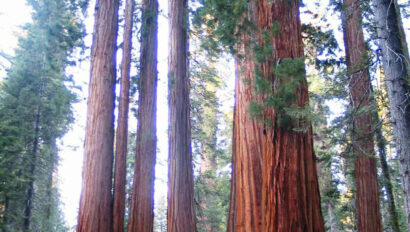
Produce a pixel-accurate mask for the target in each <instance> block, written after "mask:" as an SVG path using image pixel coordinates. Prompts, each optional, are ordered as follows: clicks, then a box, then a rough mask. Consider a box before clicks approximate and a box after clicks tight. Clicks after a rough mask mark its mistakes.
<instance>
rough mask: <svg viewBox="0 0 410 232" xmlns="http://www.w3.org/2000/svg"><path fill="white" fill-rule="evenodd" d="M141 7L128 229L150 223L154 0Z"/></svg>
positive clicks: (146, 231) (147, 227)
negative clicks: (133, 155) (133, 162)
mask: <svg viewBox="0 0 410 232" xmlns="http://www.w3.org/2000/svg"><path fill="white" fill-rule="evenodd" d="M142 7H143V9H142V32H141V54H140V55H141V58H140V61H141V79H140V92H139V94H140V95H139V108H138V128H137V143H136V153H135V166H134V185H133V189H132V198H131V209H130V219H129V223H128V231H129V232H151V231H153V226H154V178H155V160H156V148H157V141H156V122H157V117H156V109H157V43H158V42H157V40H158V39H157V34H158V33H157V32H158V23H157V15H158V2H157V1H156V0H143V5H142Z"/></svg>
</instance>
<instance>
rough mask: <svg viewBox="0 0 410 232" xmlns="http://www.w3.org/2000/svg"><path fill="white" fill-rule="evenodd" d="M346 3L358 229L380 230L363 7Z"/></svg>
mask: <svg viewBox="0 0 410 232" xmlns="http://www.w3.org/2000/svg"><path fill="white" fill-rule="evenodd" d="M343 4H344V5H343V6H344V10H343V20H344V22H343V23H344V25H343V26H344V41H345V50H346V61H347V68H348V75H349V77H350V78H349V91H350V93H349V95H350V99H349V100H350V102H351V103H350V104H351V108H352V114H353V115H352V117H353V118H352V125H351V127H352V128H351V133H352V145H353V152H354V159H355V160H354V171H355V182H356V210H357V228H358V231H381V229H382V228H381V216H380V206H379V188H378V184H377V169H376V159H375V154H374V141H373V137H374V132H373V120H372V114H371V113H370V112H369V111H368V110H369V109H368V108H369V107H370V106H371V94H372V93H371V89H370V77H369V69H368V60H367V59H368V58H367V55H366V46H365V41H364V37H363V29H362V27H361V21H362V20H361V10H360V9H361V6H360V3H359V1H356V0H346V1H344V2H343ZM366 108H367V109H366ZM366 110H367V111H366Z"/></svg>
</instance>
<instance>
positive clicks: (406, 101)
mask: <svg viewBox="0 0 410 232" xmlns="http://www.w3.org/2000/svg"><path fill="white" fill-rule="evenodd" d="M373 4H374V11H375V19H376V22H377V33H378V37H379V43H380V47H381V50H382V54H383V70H384V73H385V76H386V81H385V82H386V86H387V93H388V97H389V102H390V115H391V119H392V127H393V133H394V139H395V141H396V150H397V153H398V155H399V168H400V176H401V182H402V188H403V197H404V208H405V210H406V219H407V227H408V229H409V231H410V107H409V105H410V84H409V80H410V77H409V75H410V74H409V70H410V67H409V66H410V65H409V63H408V62H409V56H408V50H407V45H406V42H405V41H406V40H405V34H404V33H403V30H402V29H401V20H400V12H399V7H398V5H397V1H390V0H374V1H373Z"/></svg>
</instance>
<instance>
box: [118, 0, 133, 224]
mask: <svg viewBox="0 0 410 232" xmlns="http://www.w3.org/2000/svg"><path fill="white" fill-rule="evenodd" d="M134 5H135V2H134V0H127V1H126V2H125V29H124V43H123V54H122V64H121V86H120V103H119V113H118V121H117V135H116V139H115V142H116V146H115V149H116V150H115V173H114V175H115V176H114V204H113V231H114V232H123V231H124V213H125V195H126V194H125V181H126V171H127V142H128V110H129V94H130V68H131V50H132V26H133V21H134V20H133V15H134Z"/></svg>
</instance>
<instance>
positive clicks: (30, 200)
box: [24, 89, 42, 231]
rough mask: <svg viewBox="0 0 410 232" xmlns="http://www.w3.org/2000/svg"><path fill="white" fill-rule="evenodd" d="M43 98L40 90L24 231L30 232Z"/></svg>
mask: <svg viewBox="0 0 410 232" xmlns="http://www.w3.org/2000/svg"><path fill="white" fill-rule="evenodd" d="M41 96H42V90H41V89H40V95H39V102H38V105H37V112H36V121H35V126H34V128H35V129H34V141H33V151H32V154H31V157H30V164H29V167H30V172H29V176H28V178H29V183H28V190H27V197H26V208H25V210H24V216H25V217H24V230H25V231H30V223H31V214H32V213H31V210H32V207H33V195H34V180H35V179H34V171H35V169H36V161H37V151H38V145H39V144H38V142H39V133H40V116H41V103H40V101H41Z"/></svg>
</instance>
